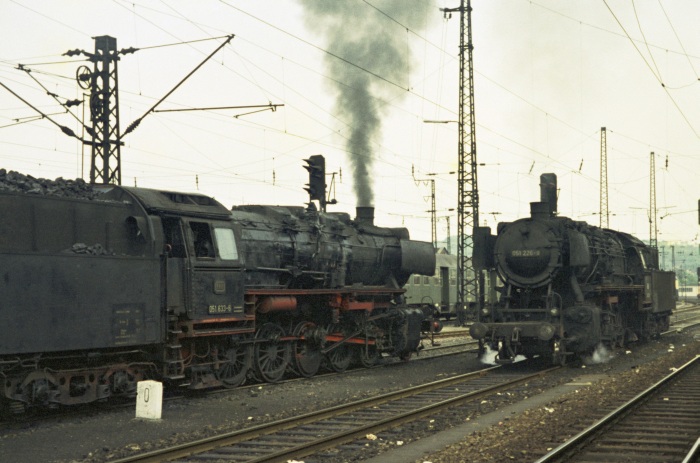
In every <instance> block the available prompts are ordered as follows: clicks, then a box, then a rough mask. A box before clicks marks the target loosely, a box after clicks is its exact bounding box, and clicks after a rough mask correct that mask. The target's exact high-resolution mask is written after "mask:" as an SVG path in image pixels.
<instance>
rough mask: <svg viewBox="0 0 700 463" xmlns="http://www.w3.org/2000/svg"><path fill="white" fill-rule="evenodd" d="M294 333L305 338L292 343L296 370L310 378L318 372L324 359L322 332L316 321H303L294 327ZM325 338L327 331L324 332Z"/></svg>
mask: <svg viewBox="0 0 700 463" xmlns="http://www.w3.org/2000/svg"><path fill="white" fill-rule="evenodd" d="M321 331H322V330H321ZM293 334H294V336H299V337H303V338H304V339H299V340H297V341H294V342H293V343H292V349H293V353H294V371H296V372H297V373H299V375H301V376H303V377H304V378H309V377H311V376H313V375H315V374H316V373H317V372H318V369H319V368H320V367H321V360H323V355H322V354H321V349H320V347H321V342H320V339H319V337H320V336H319V334H321V333H319V330H318V328H317V326H316V325H315V324H314V323H311V322H301V323H299V324H298V325H297V326H296V327H295V328H294V333H293ZM323 339H324V340H325V333H323Z"/></svg>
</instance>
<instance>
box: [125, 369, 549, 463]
mask: <svg viewBox="0 0 700 463" xmlns="http://www.w3.org/2000/svg"><path fill="white" fill-rule="evenodd" d="M499 368H501V367H500V366H495V367H490V368H485V369H483V370H479V371H477V372H472V373H467V374H464V375H459V376H455V377H453V378H447V379H443V380H440V381H435V382H432V383H429V384H424V385H420V386H414V387H411V388H408V389H403V390H400V391H395V392H391V393H388V394H383V395H381V396H377V397H373V398H368V399H363V400H360V401H356V402H352V403H350V404H344V405H339V406H335V407H331V408H327V409H324V410H320V411H317V412H310V413H307V414H304V415H301V416H298V417H292V418H287V419H283V420H280V421H276V422H273V423H268V424H262V425H258V426H255V427H252V428H248V429H243V430H239V431H234V432H231V433H226V434H222V435H219V436H213V437H209V438H205V439H200V440H197V441H193V442H190V443H186V444H181V445H177V446H174V447H171V448H166V449H160V450H155V451H151V452H148V453H144V454H139V455H133V456H131V457H127V458H123V459H120V460H116V461H114V462H113V463H136V462H139V463H150V462H161V461H166V460H172V459H183V458H187V457H190V456H191V457H193V458H195V459H196V458H197V457H196V455H197V454H201V453H205V452H207V451H212V450H215V449H219V448H222V447H227V446H232V445H235V444H239V443H244V442H246V441H250V440H251V439H254V438H258V437H260V436H266V435H271V434H273V433H276V432H280V431H289V430H293V429H294V428H297V427H300V426H303V425H308V424H311V423H318V422H320V421H321V420H326V419H330V418H334V417H337V416H340V415H346V414H348V413H352V412H359V411H361V410H368V409H374V408H376V407H377V406H379V405H382V404H388V403H391V402H394V401H397V400H400V399H404V398H411V397H415V396H417V395H419V394H423V393H426V392H431V391H436V390H439V389H443V388H452V389H454V386H456V385H458V384H461V383H465V382H469V381H472V380H475V379H478V378H482V377H484V376H486V375H487V374H488V373H490V372H492V371H493V370H497V369H499ZM557 369H559V367H554V368H550V369H547V370H542V371H539V372H537V373H534V374H527V375H522V376H518V378H516V379H514V380H510V381H501V382H499V383H498V384H496V385H492V386H488V387H486V388H479V389H478V390H473V391H470V392H466V393H464V394H458V395H456V396H454V397H451V398H449V399H446V400H441V401H438V402H435V403H432V404H430V405H423V406H419V407H417V408H414V409H411V410H408V411H404V412H399V413H395V414H394V415H393V416H389V417H384V418H380V419H378V420H376V421H371V422H366V423H363V424H361V425H357V426H352V428H351V429H348V430H345V431H340V432H336V433H333V434H331V435H328V436H322V437H318V438H316V439H315V440H313V441H308V442H304V443H302V444H299V445H294V444H291V445H290V446H289V447H288V448H284V449H280V450H277V451H272V452H270V453H267V454H266V455H263V456H259V457H253V458H250V459H247V460H245V461H247V462H249V463H253V462H255V463H262V462H277V461H281V462H285V461H287V460H289V459H290V458H300V457H304V456H306V455H310V454H312V453H315V452H318V451H320V450H323V449H327V448H332V447H335V446H338V445H341V444H343V443H346V442H349V441H352V440H354V439H355V438H357V437H361V436H365V435H366V434H368V433H372V432H378V431H379V430H381V429H387V428H390V427H394V426H397V425H399V424H401V423H405V422H408V421H414V420H417V419H419V418H421V417H424V416H427V415H430V414H433V413H436V412H438V411H440V410H442V409H445V408H448V407H452V406H454V405H455V404H457V403H461V402H469V401H474V400H478V399H480V398H482V397H484V396H487V395H491V394H494V393H497V392H500V391H502V390H505V389H509V388H512V387H514V386H517V385H519V384H521V383H524V382H527V381H531V380H532V379H533V378H536V377H539V376H542V375H544V374H547V373H549V372H551V371H553V370H557ZM220 458H222V459H224V458H225V457H224V456H221V457H220Z"/></svg>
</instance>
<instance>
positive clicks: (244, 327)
mask: <svg viewBox="0 0 700 463" xmlns="http://www.w3.org/2000/svg"><path fill="white" fill-rule="evenodd" d="M0 173H2V174H5V172H4V170H3V171H0ZM10 174H12V173H8V174H7V175H10ZM0 180H2V179H0ZM34 189H35V190H41V188H34ZM104 189H105V190H106V191H105V192H104V193H102V194H100V195H98V197H97V198H94V199H82V198H68V197H57V196H51V195H41V194H27V193H25V192H13V191H1V192H0V210H2V211H3V220H2V221H1V222H0V376H1V377H2V382H0V406H2V405H3V404H4V405H5V406H10V407H11V408H18V407H19V408H24V407H26V406H47V405H48V406H51V405H72V404H80V403H88V402H92V401H96V400H101V399H106V398H109V397H111V396H117V395H130V394H133V392H134V391H135V387H136V382H137V381H139V380H142V379H146V378H155V379H160V380H163V381H166V382H168V383H169V384H171V385H173V386H179V387H187V388H190V389H203V388H209V387H213V386H237V385H240V384H241V383H243V381H245V379H246V377H248V376H255V377H256V378H258V379H259V380H263V381H277V380H279V379H280V378H282V376H283V375H284V374H285V372H288V371H293V372H294V373H296V374H297V375H301V376H312V375H314V374H315V373H316V372H317V371H318V369H319V368H320V367H321V365H322V364H325V365H326V366H327V367H328V368H330V369H332V370H336V371H342V370H344V369H345V368H347V367H348V366H349V365H350V363H351V362H352V361H356V362H359V363H360V364H362V365H365V366H367V365H372V364H373V363H374V362H376V361H377V359H378V358H379V357H380V356H382V355H393V356H398V357H402V358H406V357H408V356H410V355H411V353H413V352H416V351H417V350H418V348H419V344H420V342H421V324H422V322H423V319H424V316H423V313H422V312H421V311H420V310H418V309H413V308H409V307H408V306H406V305H405V304H403V301H402V295H403V292H404V290H403V288H402V286H403V284H404V283H405V282H406V280H407V279H408V277H409V276H410V275H411V274H414V273H415V274H427V275H432V274H433V272H434V269H435V255H434V251H433V247H432V244H431V243H427V242H422V241H414V240H410V239H409V234H408V231H407V230H406V229H404V228H383V227H378V226H376V225H375V224H374V220H373V209H372V208H358V215H357V217H356V218H355V219H351V217H350V216H349V215H348V214H346V213H325V212H322V211H317V210H316V208H315V207H312V203H310V206H309V207H307V208H304V207H287V206H239V207H234V208H233V210H230V209H227V208H226V207H224V206H223V205H221V204H220V203H219V202H217V201H216V200H214V199H213V198H211V197H208V196H204V195H201V194H186V193H179V192H171V191H159V190H151V189H144V188H135V187H134V188H132V187H120V186H113V185H110V186H105V187H104Z"/></svg>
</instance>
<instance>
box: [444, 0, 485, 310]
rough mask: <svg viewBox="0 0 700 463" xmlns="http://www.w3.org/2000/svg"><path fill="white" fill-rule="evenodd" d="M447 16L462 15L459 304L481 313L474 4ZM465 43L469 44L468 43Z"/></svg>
mask: <svg viewBox="0 0 700 463" xmlns="http://www.w3.org/2000/svg"><path fill="white" fill-rule="evenodd" d="M441 11H443V12H445V14H448V13H452V12H457V11H458V12H459V14H460V26H459V32H460V34H459V120H458V122H459V144H458V147H457V152H458V158H459V160H458V163H457V164H458V169H459V171H458V180H457V304H458V307H460V308H466V307H467V303H468V302H470V301H474V306H475V310H476V311H477V313H478V310H479V284H478V278H477V275H476V272H475V269H474V261H473V257H472V256H473V251H474V242H473V233H474V228H475V227H478V226H479V189H478V184H477V171H476V167H477V163H476V118H475V114H474V60H473V55H472V51H473V48H474V46H473V45H472V19H471V12H472V7H471V0H467V1H466V6H465V1H464V0H461V1H460V5H459V8H444V9H441ZM465 40H466V43H465Z"/></svg>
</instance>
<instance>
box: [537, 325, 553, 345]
mask: <svg viewBox="0 0 700 463" xmlns="http://www.w3.org/2000/svg"><path fill="white" fill-rule="evenodd" d="M552 336H554V325H550V324H549V323H542V324H541V325H540V326H539V327H538V328H537V337H538V338H540V340H541V341H549V340H550V339H552Z"/></svg>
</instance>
